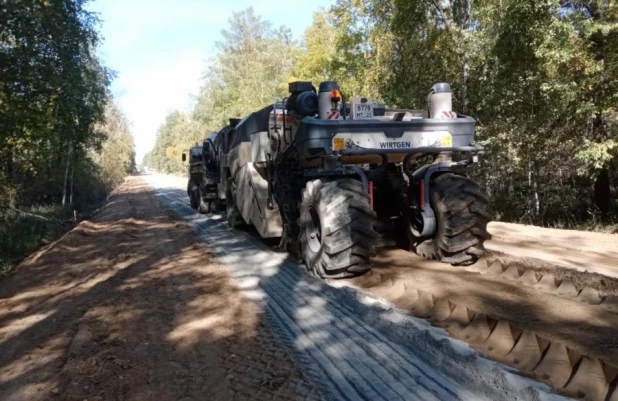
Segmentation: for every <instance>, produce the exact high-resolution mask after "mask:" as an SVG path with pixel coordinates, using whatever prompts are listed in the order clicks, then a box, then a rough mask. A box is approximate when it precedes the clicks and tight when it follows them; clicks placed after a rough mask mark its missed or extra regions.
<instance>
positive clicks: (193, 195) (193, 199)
mask: <svg viewBox="0 0 618 401" xmlns="http://www.w3.org/2000/svg"><path fill="white" fill-rule="evenodd" d="M198 199H199V195H198V193H197V191H191V192H189V202H190V203H191V209H197V207H198V206H199V204H200V202H199V200H198Z"/></svg>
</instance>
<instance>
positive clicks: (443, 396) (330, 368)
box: [148, 176, 559, 400]
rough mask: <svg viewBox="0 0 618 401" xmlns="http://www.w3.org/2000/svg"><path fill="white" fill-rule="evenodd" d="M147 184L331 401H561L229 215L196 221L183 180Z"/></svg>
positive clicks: (153, 179) (156, 180)
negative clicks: (312, 270)
mask: <svg viewBox="0 0 618 401" xmlns="http://www.w3.org/2000/svg"><path fill="white" fill-rule="evenodd" d="M148 180H149V182H150V183H151V184H152V185H153V186H155V188H157V194H158V196H159V198H160V199H161V202H162V203H163V204H165V205H166V206H167V207H169V208H171V209H172V210H174V211H176V212H177V213H178V214H179V215H180V216H182V217H183V218H185V219H186V220H188V221H190V222H191V224H192V225H193V227H194V229H195V230H196V231H197V232H198V234H199V235H200V238H202V239H203V240H204V241H205V242H206V243H207V244H208V246H209V249H211V250H212V251H213V252H214V253H215V254H216V255H217V256H218V257H219V258H220V260H221V262H222V263H224V264H225V265H226V266H227V267H228V268H229V269H230V271H231V272H232V276H233V277H234V278H235V279H236V280H237V281H238V282H239V285H240V287H241V288H243V289H244V290H245V292H246V293H248V294H250V296H251V297H252V299H256V300H258V301H259V302H260V303H261V305H263V307H264V309H265V311H266V312H267V313H266V317H267V318H268V321H269V322H271V324H272V325H273V327H275V330H276V332H277V334H278V335H279V336H280V337H281V338H282V339H283V340H284V341H285V342H286V344H287V345H288V346H289V347H290V349H293V350H295V351H296V353H297V354H298V355H299V359H300V361H301V365H302V368H303V371H304V372H307V373H308V374H309V375H311V377H312V378H314V379H315V382H319V383H320V384H321V386H322V387H323V388H325V389H326V391H327V394H328V396H329V397H330V398H332V399H344V400H394V399H401V400H432V399H440V400H449V399H475V400H478V399H519V400H528V399H530V400H532V399H534V400H537V399H539V397H540V398H541V399H545V400H549V399H558V398H559V397H554V396H551V395H549V394H548V393H546V392H545V389H546V388H545V387H543V386H540V385H536V384H534V383H533V382H531V381H528V380H524V379H521V378H516V377H515V376H513V375H512V374H510V373H507V372H505V371H504V370H502V369H500V368H499V365H496V364H495V363H493V362H489V361H487V360H484V359H482V358H478V357H477V354H476V353H475V352H474V351H471V350H470V349H468V348H463V347H462V346H461V345H459V342H457V341H453V340H450V339H448V338H446V337H445V336H444V334H443V332H442V331H441V330H439V329H435V328H432V327H431V326H428V325H424V324H420V323H419V322H422V321H419V320H418V319H415V318H413V317H410V316H409V315H407V314H404V313H401V312H398V311H394V310H392V309H389V308H387V309H384V308H382V307H381V306H380V304H379V303H376V300H375V298H374V300H373V301H372V300H371V299H368V300H366V299H365V298H366V296H363V295H362V293H360V292H358V291H355V290H352V289H347V290H346V289H341V288H335V287H331V286H329V285H327V284H325V283H324V282H323V281H320V280H317V279H315V278H313V277H310V276H308V275H307V274H306V273H305V272H304V271H303V269H302V268H300V266H299V264H298V262H297V261H296V260H294V259H293V258H290V257H288V256H287V255H286V254H276V253H274V252H272V251H271V250H270V249H269V248H268V247H267V246H266V245H265V243H264V241H261V240H259V239H258V238H256V236H255V234H252V233H251V232H250V231H249V232H247V231H244V232H243V231H239V230H233V229H230V228H229V227H228V226H227V224H226V223H224V217H223V216H219V215H210V216H203V215H199V214H197V213H196V212H195V211H193V210H191V209H190V208H189V205H188V201H187V199H186V194H184V191H183V190H182V189H179V188H182V186H183V182H181V181H180V180H176V179H174V178H173V177H161V176H155V177H149V178H148ZM422 323H424V322H422ZM533 387H536V389H533ZM539 391H540V392H539Z"/></svg>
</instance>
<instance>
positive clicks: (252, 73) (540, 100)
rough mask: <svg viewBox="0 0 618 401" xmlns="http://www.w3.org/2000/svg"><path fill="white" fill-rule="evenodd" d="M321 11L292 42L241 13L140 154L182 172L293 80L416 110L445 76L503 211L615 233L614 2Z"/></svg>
mask: <svg viewBox="0 0 618 401" xmlns="http://www.w3.org/2000/svg"><path fill="white" fill-rule="evenodd" d="M307 18H311V17H310V16H307ZM312 18H313V19H312V23H311V25H310V26H309V28H307V30H306V31H305V33H304V35H303V37H302V38H300V39H296V38H294V37H293V36H292V34H291V31H290V29H289V28H288V27H285V26H281V27H274V26H272V24H271V23H270V22H269V21H268V20H267V19H264V18H262V17H261V16H259V15H256V13H255V12H254V11H253V10H252V9H247V10H243V11H240V12H237V13H234V14H233V15H232V17H231V18H230V20H229V27H228V28H227V29H225V30H224V31H222V33H221V34H222V38H221V40H220V41H219V42H217V52H216V54H215V55H214V56H213V57H212V59H211V60H209V61H208V62H207V64H206V65H205V67H204V68H205V71H206V73H205V77H204V81H203V84H202V86H201V88H200V89H199V96H198V97H197V100H196V102H195V104H194V106H193V107H192V108H191V109H190V110H177V111H173V112H171V113H170V114H169V115H168V116H167V117H166V119H165V122H164V123H163V124H162V125H161V127H160V128H159V131H158V136H157V140H156V144H155V145H154V148H153V149H152V151H151V152H149V153H148V154H147V155H146V157H145V158H144V161H143V164H144V165H145V166H148V167H150V168H153V169H155V170H157V171H160V172H164V173H183V172H184V167H183V165H182V162H181V157H180V155H181V154H182V152H183V151H185V150H186V149H187V148H188V147H189V146H190V145H191V144H192V143H194V142H196V141H201V140H202V139H203V138H205V137H207V136H208V135H210V134H211V133H212V132H215V131H218V130H219V129H221V128H222V127H223V126H225V125H226V124H227V120H228V119H229V118H231V117H242V116H243V115H246V114H248V113H250V112H252V111H255V110H257V109H259V108H261V107H263V106H265V105H267V104H270V103H272V102H273V101H274V100H275V99H281V98H282V97H284V96H285V95H286V91H287V83H288V82H290V81H294V80H311V81H313V82H320V81H324V80H336V81H338V82H339V85H340V87H341V88H342V91H343V92H344V95H346V96H348V97H350V96H360V95H362V96H370V97H372V98H373V99H374V100H375V101H379V102H383V103H385V104H386V105H387V106H389V107H401V108H417V109H418V108H425V107H426V96H427V92H428V90H429V88H430V87H431V85H432V84H433V83H436V82H449V83H450V84H451V85H452V87H453V92H454V96H455V99H454V102H455V103H454V110H456V111H457V112H459V113H463V114H466V115H470V116H472V117H474V118H475V119H476V120H477V122H478V124H477V138H478V144H480V145H483V146H485V148H486V150H487V152H486V154H485V156H484V157H483V160H482V162H481V164H480V165H479V166H477V167H475V168H474V169H473V170H471V171H470V174H471V175H473V176H474V178H475V179H476V180H478V182H480V183H481V184H482V187H483V190H484V192H485V194H486V195H487V197H488V199H489V201H490V207H491V211H492V213H493V214H494V216H495V218H496V219H497V220H502V221H511V222H519V223H527V224H537V225H544V226H552V227H564V228H585V229H605V230H608V229H609V230H615V229H616V224H617V223H618V202H617V200H616V188H617V187H618V7H616V4H615V2H614V1H613V0H612V1H593V0H476V1H473V0H442V1H437V0H337V1H336V3H335V4H334V5H333V6H332V7H330V8H329V9H327V10H322V11H320V12H317V13H315V14H314V15H313V16H312ZM196 90H197V88H196Z"/></svg>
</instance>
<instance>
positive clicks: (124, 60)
mask: <svg viewBox="0 0 618 401" xmlns="http://www.w3.org/2000/svg"><path fill="white" fill-rule="evenodd" d="M333 3H334V0H311V1H302V0H300V1H299V0H253V1H251V0H227V1H226V0H223V1H222V0H93V1H92V2H91V3H90V4H89V5H88V9H89V10H90V11H95V12H97V13H99V18H100V19H101V20H102V25H101V27H100V33H101V36H102V37H103V39H104V41H103V43H102V46H101V47H100V49H99V56H100V57H101V58H102V60H103V62H104V64H105V65H106V66H107V67H108V68H111V69H112V70H114V71H115V72H116V78H115V79H114V81H113V83H112V88H111V89H112V94H113V96H114V99H115V101H116V102H117V103H118V104H119V106H120V107H121V108H122V109H123V110H124V112H125V114H126V116H127V117H128V119H129V121H130V123H131V131H132V133H133V136H134V138H135V145H136V153H137V155H136V159H137V161H138V163H139V162H141V160H142V158H143V156H144V154H145V153H146V152H148V151H149V150H150V149H152V147H153V145H154V141H155V138H156V133H157V129H158V128H159V126H160V125H161V124H162V123H163V121H164V119H165V116H166V115H167V114H168V112H170V111H172V110H188V109H190V107H191V105H192V104H193V101H194V99H195V96H196V95H197V94H198V91H199V88H200V86H201V82H202V77H203V75H204V72H205V71H206V66H207V63H208V62H209V61H210V60H212V59H213V58H214V56H215V54H216V53H215V42H216V41H217V40H220V39H221V30H222V29H226V28H227V27H228V19H229V18H230V17H231V16H232V12H234V11H240V10H243V9H245V8H248V7H251V6H252V7H253V8H254V10H255V12H256V14H258V15H261V16H262V19H264V20H268V21H271V23H272V24H273V26H275V27H276V26H280V25H286V26H287V27H289V28H290V29H291V30H292V33H293V34H294V35H295V37H296V38H297V39H300V38H301V37H302V34H303V32H304V31H305V29H306V28H307V27H309V25H310V24H311V21H312V18H313V13H314V12H315V11H318V10H319V9H321V8H328V7H330V5H331V4H333Z"/></svg>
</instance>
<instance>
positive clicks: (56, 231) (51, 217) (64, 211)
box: [0, 202, 104, 277]
mask: <svg viewBox="0 0 618 401" xmlns="http://www.w3.org/2000/svg"><path fill="white" fill-rule="evenodd" d="M103 203H104V202H98V203H95V204H89V205H79V206H78V207H75V209H76V210H77V211H78V218H79V216H84V215H87V214H89V213H92V212H93V211H94V210H95V209H97V208H98V207H100V206H101V205H102V204H103ZM73 209H74V208H73V207H71V206H68V207H62V206H60V205H51V206H33V207H29V208H24V209H21V210H22V211H24V212H27V213H30V214H35V215H37V216H41V217H42V218H37V217H34V216H30V215H27V214H24V213H19V212H16V211H13V210H5V209H2V210H0V277H2V276H5V275H7V274H8V273H9V272H10V271H11V270H12V269H13V268H14V267H15V266H16V265H17V264H18V263H19V262H20V261H21V260H22V259H23V258H24V257H26V256H27V255H28V254H29V253H31V252H32V251H34V250H36V249H37V248H39V247H40V246H44V245H47V244H49V243H50V242H52V241H54V240H55V239H56V238H58V236H60V235H61V234H62V233H64V232H65V231H66V230H67V229H69V228H70V227H71V226H72V225H71V224H67V225H60V224H58V223H57V222H56V221H67V220H71V219H72V218H73Z"/></svg>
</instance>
